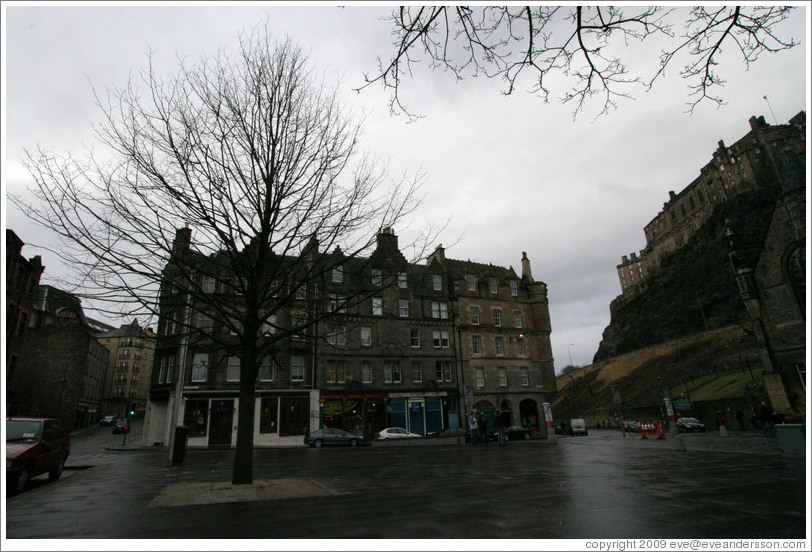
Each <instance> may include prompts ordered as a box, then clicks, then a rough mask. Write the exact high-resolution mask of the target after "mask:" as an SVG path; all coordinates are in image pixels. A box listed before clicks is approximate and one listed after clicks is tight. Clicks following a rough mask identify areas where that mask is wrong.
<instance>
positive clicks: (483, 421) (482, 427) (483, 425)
mask: <svg viewBox="0 0 812 552" xmlns="http://www.w3.org/2000/svg"><path fill="white" fill-rule="evenodd" d="M478 422H479V438H480V439H481V440H482V444H484V445H487V444H488V418H486V417H485V413H484V412H480V413H479V420H478Z"/></svg>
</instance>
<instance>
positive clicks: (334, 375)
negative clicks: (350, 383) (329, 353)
mask: <svg viewBox="0 0 812 552" xmlns="http://www.w3.org/2000/svg"><path fill="white" fill-rule="evenodd" d="M346 381H347V364H346V362H345V361H343V360H328V361H327V383H344V382H346Z"/></svg>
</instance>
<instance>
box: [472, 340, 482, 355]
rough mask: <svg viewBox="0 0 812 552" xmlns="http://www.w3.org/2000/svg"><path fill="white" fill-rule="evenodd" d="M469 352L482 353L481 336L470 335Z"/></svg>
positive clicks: (473, 353)
mask: <svg viewBox="0 0 812 552" xmlns="http://www.w3.org/2000/svg"><path fill="white" fill-rule="evenodd" d="M471 354H472V355H477V356H481V355H482V337H481V336H478V335H472V336H471Z"/></svg>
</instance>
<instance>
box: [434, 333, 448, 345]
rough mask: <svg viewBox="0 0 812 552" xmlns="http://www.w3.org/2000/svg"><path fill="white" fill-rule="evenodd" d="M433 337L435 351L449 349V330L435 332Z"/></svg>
mask: <svg viewBox="0 0 812 552" xmlns="http://www.w3.org/2000/svg"><path fill="white" fill-rule="evenodd" d="M432 335H433V340H434V348H435V349H448V330H434V331H433V332H432Z"/></svg>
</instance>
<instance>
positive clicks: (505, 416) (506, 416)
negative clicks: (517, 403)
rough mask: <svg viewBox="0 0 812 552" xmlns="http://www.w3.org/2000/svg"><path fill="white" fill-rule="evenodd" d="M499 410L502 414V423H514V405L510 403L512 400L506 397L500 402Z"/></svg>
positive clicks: (509, 424)
mask: <svg viewBox="0 0 812 552" xmlns="http://www.w3.org/2000/svg"><path fill="white" fill-rule="evenodd" d="M499 410H500V414H501V415H502V424H504V426H505V427H510V426H512V425H514V422H513V406H512V405H511V404H510V401H509V400H507V399H504V400H503V401H502V402H501V403H499Z"/></svg>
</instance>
